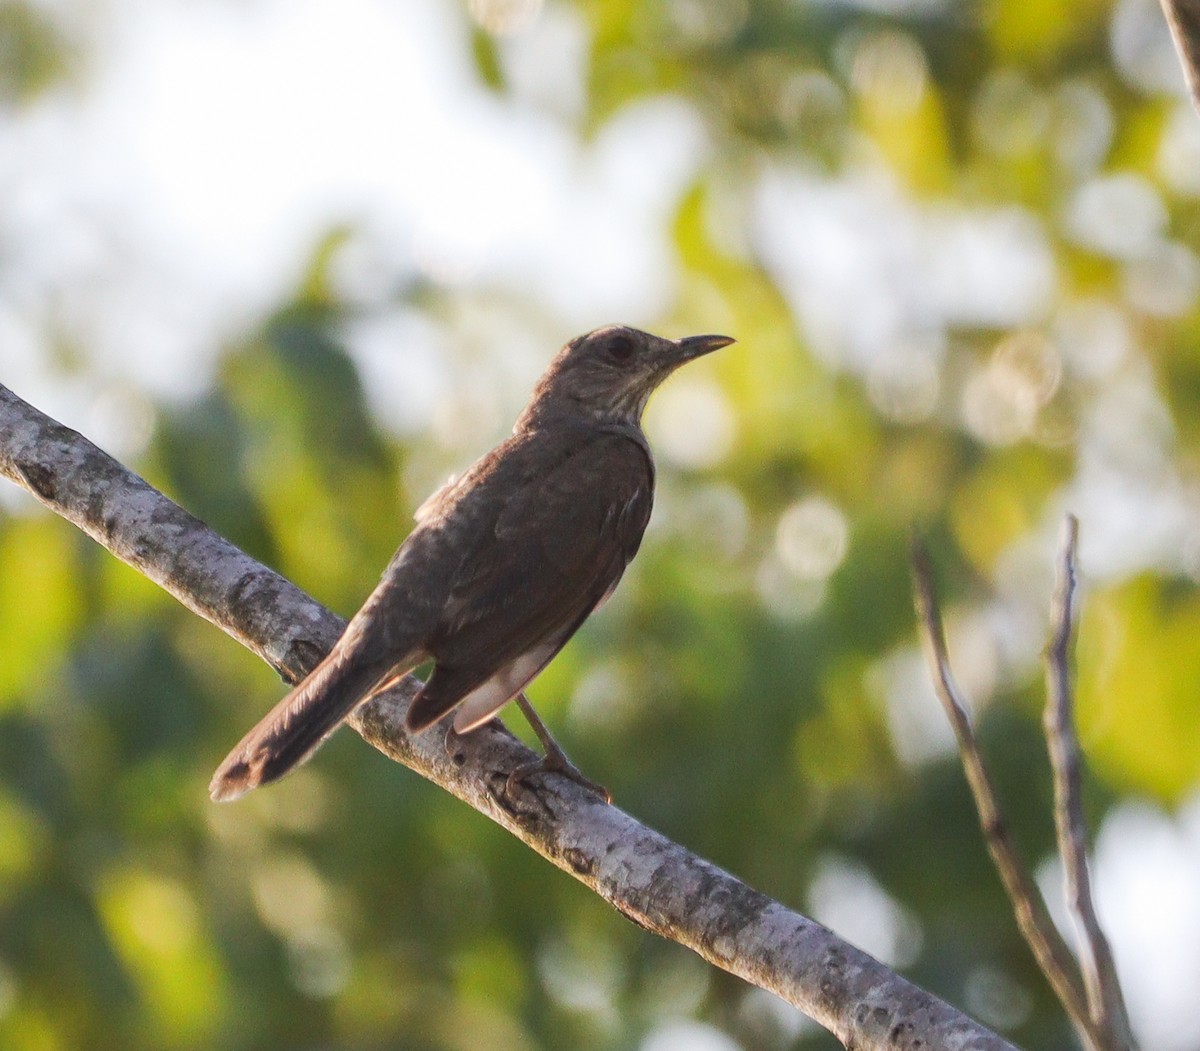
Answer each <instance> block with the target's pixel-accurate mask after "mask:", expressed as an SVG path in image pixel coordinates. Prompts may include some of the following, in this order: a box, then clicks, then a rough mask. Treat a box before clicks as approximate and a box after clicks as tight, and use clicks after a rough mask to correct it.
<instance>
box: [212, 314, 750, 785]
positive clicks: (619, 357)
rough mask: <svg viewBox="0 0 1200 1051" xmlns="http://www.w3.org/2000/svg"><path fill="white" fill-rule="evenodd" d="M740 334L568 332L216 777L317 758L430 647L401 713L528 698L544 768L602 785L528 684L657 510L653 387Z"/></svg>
mask: <svg viewBox="0 0 1200 1051" xmlns="http://www.w3.org/2000/svg"><path fill="white" fill-rule="evenodd" d="M734 342H736V341H735V340H734V339H732V338H731V337H729V336H719V335H700V336H687V337H685V338H682V339H667V338H664V337H661V336H655V335H651V334H650V333H648V332H643V331H640V330H639V329H636V328H631V327H629V326H627V325H608V326H605V327H603V328H599V329H596V330H594V331H592V332H589V333H586V334H584V335H581V336H578V337H576V338H575V339H572V340H570V341H569V342H568V343H567V344H566V345H565V346H563V347H562V349H561V350H560V351H559V352H558V353H557V354H556V355H555V356H554V358H553V359H552V360H551V362H550V364H549V366H548V367H547V368H546V370H545V372H544V373H543V374H542V376H541V378H540V379H539V380H538V381H537V383H536V384H535V386H534V389H533V392H532V395H531V397H530V400H529V403H528V404H527V405H526V407H525V409H524V411H523V412H522V413H521V414H520V416H519V417H518V419H517V421H516V425H515V426H514V427H513V431H512V434H511V436H510V437H508V438H507V439H505V440H504V441H503V442H501V444H500V445H498V446H496V448H494V449H492V450H491V451H490V452H488V453H487V454H485V455H484V456H483V457H482V458H480V459H479V460H478V461H476V462H475V464H473V465H472V466H471V467H470V468H469V469H467V470H466V471H465V472H463V473H462V474H461V475H459V476H458V477H454V478H451V479H450V481H449V482H447V483H446V484H445V485H444V486H442V487H441V488H440V489H438V490H437V491H436V492H435V493H433V495H432V496H430V497H429V499H428V500H426V501H425V502H424V503H423V504H422V505H421V506H420V507H419V508H418V509H417V512H416V514H415V515H414V518H415V522H416V525H415V527H414V528H413V529H412V531H411V532H410V533H409V534H408V536H407V538H406V539H405V540H404V542H403V543H402V544H401V546H400V547H399V549H398V550H397V551H396V553H395V555H394V556H393V557H392V559H391V561H390V562H389V563H388V565H387V568H386V569H385V570H384V572H383V575H382V577H381V579H380V582H379V584H378V585H377V586H376V588H375V589H374V591H372V592H371V594H370V596H369V597H368V598H367V600H366V602H364V603H363V606H362V608H361V609H360V610H359V611H358V612H357V613H355V614H354V616H353V617H352V618H351V619H350V621H349V623H348V624H347V626H346V628H345V630H344V632H343V633H342V635H341V637H340V638H339V639H338V641H337V642H336V643H335V644H334V646H333V649H332V650H331V651H330V652H329V654H328V655H327V656H326V657H325V658H324V659H323V660H322V661H321V662H320V663H319V664H318V665H317V667H316V668H315V669H313V671H312V672H311V673H310V674H309V675H308V676H307V677H306V678H305V679H304V680H303V681H302V682H301V683H300V684H299V685H297V686H296V687H295V688H294V689H293V690H292V691H291V692H290V693H289V694H288V695H287V696H285V697H284V698H283V699H282V700H281V701H280V702H279V703H278V704H277V705H276V706H275V707H274V708H272V709H271V711H270V712H268V713H267V715H266V716H265V717H264V718H263V719H262V720H261V721H260V722H259V723H258V724H257V725H256V726H255V727H254V728H253V729H251V730H250V731H249V733H247V734H246V736H245V737H243V738H242V740H241V742H240V743H239V744H238V745H237V746H236V747H235V748H234V749H233V750H232V751H231V752H230V753H229V755H228V756H227V757H226V759H225V760H224V762H222V763H221V765H220V766H219V767H218V768H217V771H216V773H215V774H214V775H213V778H212V782H211V784H210V785H209V792H210V795H211V796H212V798H213V799H214V800H216V801H219V802H224V801H229V800H233V799H237V798H238V797H239V796H242V795H244V794H245V793H246V792H248V791H250V790H251V789H253V788H256V787H258V786H260V785H264V784H267V783H269V782H272V781H276V780H278V779H279V778H281V777H282V776H283V775H284V774H286V773H287V772H288V771H290V770H292V769H293V768H294V767H296V766H298V765H299V764H300V763H302V762H304V761H305V760H306V759H308V758H309V757H310V756H311V755H312V753H313V752H314V751H316V749H317V748H318V747H319V746H320V745H321V744H322V743H323V742H324V741H325V739H326V738H327V737H328V736H329V735H330V734H331V733H332V732H333V731H334V730H335V729H336V728H337V727H338V725H339V724H341V723H342V722H343V721H344V720H345V719H346V718H347V716H349V715H350V713H351V712H352V711H353V710H354V709H355V708H356V707H357V706H358V705H359V704H361V703H363V702H364V701H365V700H367V699H368V698H370V697H372V696H374V695H375V694H377V693H380V692H382V691H383V690H384V689H386V688H387V687H389V686H390V685H392V684H394V683H395V682H397V681H398V680H399V679H400V678H401V677H402V676H403V675H405V674H407V673H408V672H410V671H412V670H413V669H415V668H418V667H419V666H421V665H424V664H428V663H429V662H431V661H432V672H431V673H430V675H429V676H428V678H427V679H426V681H425V683H424V685H423V686H422V687H421V688H420V690H419V692H418V693H417V694H416V696H415V698H414V699H413V701H412V703H411V705H410V706H409V708H408V711H407V714H406V717H405V726H406V729H407V730H408V731H409V732H410V733H420V732H422V731H424V730H426V729H428V728H429V727H431V726H433V725H434V724H435V723H438V722H439V721H440V720H441V719H442V718H443V717H444V716H446V715H447V714H448V713H450V712H452V711H453V712H454V720H453V730H454V732H455V733H458V734H466V733H470V732H471V731H472V730H474V729H476V728H478V727H479V726H482V725H483V724H484V723H487V722H489V721H490V720H491V719H492V718H493V716H495V715H496V713H497V712H498V711H499V710H500V709H501V708H503V707H504V706H505V705H506V704H507V703H508V702H509V701H510V700H513V699H516V701H517V703H518V706H519V707H520V709H521V710H522V712H524V714H525V715H526V717H527V718H529V720H530V723H531V724H532V725H533V728H534V730H535V732H536V733H537V735H538V737H539V739H540V740H541V742H542V744H543V748H544V750H545V755H544V757H543V758H542V759H541V760H539V761H538V762H537V763H535V764H529V765H528V767H522V768H520V769H519V770H516V771H514V772H513V773H512V774H511V775H510V777H509V779H508V781H507V782H506V790H509V791H511V790H512V789H513V788H514V786H515V784H516V783H517V782H518V781H521V780H524V779H525V778H527V777H528V776H529V775H530V774H532V773H533V772H534V771H535V770H539V769H540V770H548V771H557V772H559V773H563V774H565V775H566V776H568V777H571V778H573V779H574V780H577V781H579V782H580V783H582V784H585V785H587V786H588V787H591V788H593V789H595V790H596V791H598V792H599V793H600V794H602V795H603V796H604V797H605V798H606V799H609V798H610V797H608V794H607V792H605V791H604V790H603V789H601V788H600V787H599V786H597V785H594V784H592V783H591V782H589V781H587V779H586V778H584V777H583V776H582V775H581V774H580V773H579V771H578V769H577V768H576V767H574V765H573V764H571V763H570V761H569V760H568V759H567V757H566V755H565V754H564V753H563V751H562V749H561V748H560V747H559V746H558V745H557V743H556V742H555V741H554V739H553V737H552V736H551V735H550V733H549V731H548V730H547V729H546V727H545V725H544V724H543V723H542V722H541V720H540V718H538V716H537V715H536V713H535V712H534V710H533V707H532V705H530V704H529V701H528V698H527V697H526V696H525V693H524V690H525V687H526V686H527V685H528V684H529V683H530V682H531V681H532V680H533V679H534V678H535V677H536V676H537V675H538V673H539V672H541V671H542V669H543V668H545V666H546V665H547V664H548V663H549V662H550V661H551V660H552V659H553V657H554V656H555V655H556V654H557V653H558V652H559V650H561V649H562V647H563V646H564V645H565V644H566V642H567V641H568V640H569V639H570V638H571V636H572V635H574V634H575V632H576V630H577V629H578V628H579V626H580V625H581V624H582V623H583V622H584V621H585V620H586V619H587V618H588V616H589V615H590V614H591V613H592V612H593V611H594V610H595V609H596V608H597V607H599V606H600V605H602V604H603V603H604V602H605V601H606V600H607V598H608V597H609V595H611V594H612V592H613V589H614V588H616V586H617V584H618V582H619V581H620V579H621V576H622V574H623V573H624V572H625V568H626V566H628V565H629V562H630V561H631V560H632V559H633V557H634V555H635V554H636V553H637V550H638V547H639V545H640V544H641V540H642V534H643V533H644V532H645V529H646V524H647V522H648V521H649V519H650V511H651V507H652V504H653V500H654V479H655V468H654V458H653V456H652V455H651V452H650V445H649V443H648V442H647V440H646V436H645V434H644V433H643V431H642V427H641V419H642V412H643V410H644V409H645V407H646V402H647V400H648V399H649V397H650V395H651V394H652V393H653V392H654V390H655V389H656V388H657V387H658V386H659V384H661V383H662V381H663V380H665V379H666V378H667V377H668V376H669V375H670V374H671V373H672V372H674V371H675V370H676V369H677V368H679V367H680V366H681V365H684V364H686V363H687V362H690V361H693V360H695V359H696V358H699V357H701V356H703V355H705V354H708V353H711V352H712V351H715V350H718V349H719V348H721V347H725V346H728V345H729V344H731V343H734Z"/></svg>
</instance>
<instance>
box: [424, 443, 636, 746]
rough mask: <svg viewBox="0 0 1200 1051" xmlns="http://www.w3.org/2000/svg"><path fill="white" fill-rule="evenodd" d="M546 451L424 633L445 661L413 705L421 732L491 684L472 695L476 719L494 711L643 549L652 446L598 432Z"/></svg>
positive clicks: (460, 572)
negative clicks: (553, 452) (556, 453)
mask: <svg viewBox="0 0 1200 1051" xmlns="http://www.w3.org/2000/svg"><path fill="white" fill-rule="evenodd" d="M545 459H546V458H545V457H544V456H534V457H531V458H530V464H531V465H532V466H533V467H535V468H537V467H539V466H540V468H541V469H540V470H535V471H531V472H530V473H529V474H527V475H526V476H525V477H524V478H522V479H521V480H520V481H519V482H516V484H514V485H513V486H512V491H511V492H509V493H508V494H507V495H506V497H505V499H504V500H503V503H502V504H501V505H500V506H501V507H502V510H501V511H500V513H499V514H498V516H497V517H496V518H495V520H494V523H495V524H494V528H493V529H492V530H490V532H489V531H484V532H483V533H482V534H481V536H480V540H479V543H478V546H477V547H476V548H475V550H474V551H473V552H472V554H471V556H470V557H468V558H466V559H464V560H463V562H462V564H461V565H460V567H459V570H458V572H457V574H456V575H455V577H454V581H453V583H452V585H451V587H450V590H449V594H448V595H447V598H446V603H445V605H444V607H443V609H442V614H441V618H440V620H439V622H438V625H437V628H436V629H435V631H434V632H433V634H432V636H431V637H430V638H429V639H428V652H430V653H431V654H432V655H433V656H434V658H435V660H436V662H437V667H436V668H435V671H434V674H433V676H432V677H431V678H430V680H429V682H428V683H427V684H426V686H425V689H424V690H423V691H422V693H421V695H420V696H419V697H418V698H417V700H416V701H414V703H413V707H412V709H411V710H410V713H409V725H410V726H412V727H413V728H419V727H422V726H427V725H429V723H431V722H433V721H435V720H436V719H437V718H439V717H440V716H441V715H442V714H444V713H445V712H447V711H449V710H450V709H451V708H453V707H454V706H455V705H456V704H458V703H459V702H460V701H462V700H463V699H464V698H465V697H466V696H467V695H468V694H472V693H473V692H474V691H477V690H478V689H479V688H480V687H481V686H483V685H484V684H485V683H489V682H491V683H492V685H493V687H494V688H493V689H492V690H491V691H490V692H486V694H483V693H481V694H479V696H478V698H473V700H476V699H478V700H479V702H480V703H479V704H476V705H474V706H473V707H475V708H480V709H483V708H488V707H489V706H490V711H486V712H483V711H482V710H481V711H479V712H474V713H473V718H472V719H471V725H477V724H478V723H479V722H481V721H483V720H484V719H485V718H487V716H489V715H490V714H491V712H492V711H495V710H496V709H497V708H499V707H500V706H501V705H503V704H504V703H505V702H506V701H507V700H509V698H511V697H512V696H513V695H514V694H515V693H516V692H517V691H518V690H519V689H521V688H522V687H523V686H524V685H525V684H526V683H527V682H528V681H529V680H530V679H532V678H533V676H534V675H536V674H537V673H538V672H539V671H541V669H542V668H543V667H544V666H545V665H546V664H547V663H548V662H549V661H550V659H551V658H552V657H553V656H554V655H555V654H556V653H557V652H558V650H559V649H560V648H561V647H562V646H563V645H564V644H565V643H566V641H567V640H568V639H569V638H570V637H571V636H572V635H573V634H574V633H575V631H576V629H577V628H578V627H579V625H580V624H582V623H583V621H584V620H585V619H586V617H587V616H588V614H589V613H591V612H592V610H593V609H594V608H595V607H596V606H597V605H598V604H599V602H600V601H601V600H602V599H603V598H605V597H606V596H607V595H608V594H609V593H610V592H611V590H612V589H613V588H614V587H615V586H616V583H617V581H618V580H620V578H621V574H622V573H623V572H624V571H625V567H626V566H627V565H628V564H629V561H630V559H632V558H633V556H634V554H636V552H637V549H638V545H639V544H640V543H641V539H642V533H643V532H644V531H645V528H646V523H647V522H648V521H649V518H650V508H651V503H652V501H653V488H654V474H653V465H652V463H651V461H650V458H649V454H648V451H647V450H646V448H645V446H644V445H643V444H642V443H641V442H640V441H637V440H636V439H635V438H633V437H630V436H627V435H625V434H623V433H618V432H610V431H598V432H592V433H590V434H588V435H587V437H586V439H583V440H574V441H571V442H570V443H568V444H566V451H565V453H564V455H562V456H560V457H559V458H558V459H557V460H553V461H552V462H551V463H550V464H549V465H547V464H546V463H545ZM539 461H541V463H540V464H539ZM510 687H511V689H510ZM501 694H503V696H500V695H501ZM485 695H486V696H487V697H489V698H491V700H489V701H488V702H487V703H483V698H484V696H485ZM493 702H494V703H493Z"/></svg>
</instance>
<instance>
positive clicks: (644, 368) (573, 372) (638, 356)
mask: <svg viewBox="0 0 1200 1051" xmlns="http://www.w3.org/2000/svg"><path fill="white" fill-rule="evenodd" d="M733 342H734V340H733V339H732V338H731V337H729V336H686V337H685V338H683V339H664V338H663V337H662V336H653V335H651V334H650V333H649V332H642V331H641V330H640V329H636V328H630V327H629V326H627V325H607V326H605V327H604V328H598V329H596V330H595V331H594V332H589V333H587V334H586V335H583V336H577V337H576V338H575V339H573V340H571V342H570V343H568V344H567V345H566V346H565V347H563V348H562V350H560V351H559V352H558V354H556V355H555V357H554V360H553V361H552V362H550V365H549V367H548V368H547V369H546V371H545V372H544V373H542V378H541V379H540V380H538V383H537V386H536V387H535V388H534V391H533V397H532V398H531V399H530V402H529V407H528V408H527V409H526V410H525V412H524V413H523V414H522V416H521V419H520V420H518V421H517V427H518V428H520V427H523V426H529V425H532V424H535V423H537V422H539V421H541V420H543V419H547V418H550V417H552V416H559V415H563V414H566V415H569V416H572V417H576V418H578V417H579V416H581V415H584V416H592V417H595V418H597V419H603V420H617V421H621V422H627V423H634V424H636V423H638V421H639V420H640V419H641V416H642V410H643V409H644V408H645V407H646V401H647V399H648V398H649V397H650V395H651V394H652V393H653V392H654V389H655V388H656V387H657V386H658V385H659V384H660V383H662V381H663V380H665V379H666V378H667V377H668V376H669V375H670V374H671V373H672V372H674V371H675V370H676V369H677V368H679V366H680V365H683V364H686V363H687V362H689V361H693V360H694V359H696V358H698V357H701V356H702V355H704V354H708V353H710V352H711V351H714V350H718V349H719V348H721V347H726V346H728V345H729V344H730V343H733Z"/></svg>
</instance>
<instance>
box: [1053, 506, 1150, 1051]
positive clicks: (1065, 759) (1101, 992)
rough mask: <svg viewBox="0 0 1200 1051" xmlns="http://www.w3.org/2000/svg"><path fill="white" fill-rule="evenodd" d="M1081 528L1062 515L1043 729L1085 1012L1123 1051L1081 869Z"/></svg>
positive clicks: (1118, 996)
mask: <svg viewBox="0 0 1200 1051" xmlns="http://www.w3.org/2000/svg"><path fill="white" fill-rule="evenodd" d="M1078 543H1079V521H1078V519H1076V517H1075V516H1074V515H1067V517H1066V521H1065V522H1064V523H1063V538H1062V546H1061V551H1060V554H1059V564H1058V581H1057V584H1056V586H1055V589H1054V599H1053V601H1052V603H1051V612H1050V623H1051V626H1052V630H1053V635H1052V636H1051V640H1050V645H1049V646H1048V647H1047V649H1046V710H1045V714H1044V717H1043V719H1042V726H1043V729H1044V730H1045V734H1046V747H1047V750H1048V752H1049V755H1050V766H1051V769H1052V770H1053V773H1054V827H1055V835H1056V838H1057V840H1058V850H1059V853H1060V854H1061V856H1062V860H1063V871H1064V874H1065V879H1066V885H1067V902H1068V904H1069V905H1070V908H1071V913H1072V915H1073V916H1074V917H1075V923H1076V927H1077V928H1078V930H1079V935H1080V939H1079V940H1080V952H1079V957H1080V970H1081V972H1082V974H1083V984H1084V989H1085V991H1086V993H1087V1003H1088V1011H1089V1014H1090V1016H1091V1019H1092V1021H1093V1022H1094V1023H1095V1025H1096V1027H1097V1028H1098V1029H1099V1030H1100V1031H1101V1032H1103V1033H1104V1034H1106V1037H1107V1039H1106V1042H1105V1046H1106V1047H1109V1048H1116V1049H1120V1048H1129V1047H1132V1046H1133V1034H1132V1031H1131V1029H1130V1026H1129V1018H1128V1015H1127V1014H1126V1011H1125V999H1124V996H1123V995H1122V993H1121V986H1120V983H1119V982H1118V980H1117V968H1116V963H1115V961H1114V960H1113V955H1112V950H1111V948H1110V947H1109V944H1108V939H1107V938H1106V937H1105V936H1104V931H1103V929H1102V928H1101V926H1100V920H1099V917H1098V916H1097V915H1096V907H1095V902H1094V899H1093V896H1092V887H1091V880H1090V878H1089V876H1088V863H1087V828H1086V826H1085V823H1084V819H1083V769H1082V767H1083V763H1082V759H1081V756H1080V749H1079V738H1078V735H1077V734H1076V732H1075V717H1074V701H1073V696H1072V690H1071V673H1070V660H1071V638H1072V625H1073V623H1074V620H1075V604H1074V600H1075V580H1076V574H1075V553H1076V548H1077V546H1078Z"/></svg>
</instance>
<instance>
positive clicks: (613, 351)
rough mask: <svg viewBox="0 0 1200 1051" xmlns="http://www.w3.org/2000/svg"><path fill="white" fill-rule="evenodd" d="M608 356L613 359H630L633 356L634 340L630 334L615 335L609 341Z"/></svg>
mask: <svg viewBox="0 0 1200 1051" xmlns="http://www.w3.org/2000/svg"><path fill="white" fill-rule="evenodd" d="M608 356H609V357H610V358H612V359H613V361H628V360H629V359H630V358H632V357H633V340H632V339H630V338H629V337H628V336H613V337H612V339H610V340H609V341H608Z"/></svg>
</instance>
